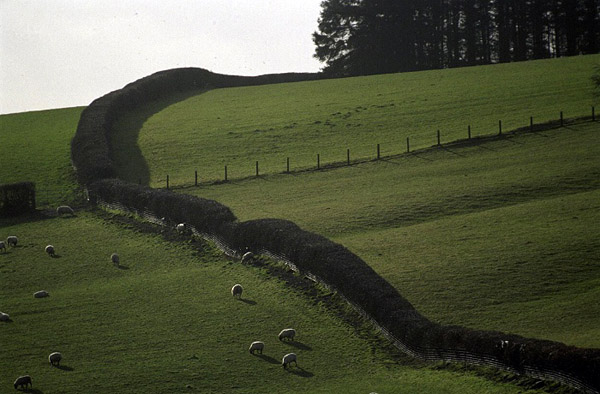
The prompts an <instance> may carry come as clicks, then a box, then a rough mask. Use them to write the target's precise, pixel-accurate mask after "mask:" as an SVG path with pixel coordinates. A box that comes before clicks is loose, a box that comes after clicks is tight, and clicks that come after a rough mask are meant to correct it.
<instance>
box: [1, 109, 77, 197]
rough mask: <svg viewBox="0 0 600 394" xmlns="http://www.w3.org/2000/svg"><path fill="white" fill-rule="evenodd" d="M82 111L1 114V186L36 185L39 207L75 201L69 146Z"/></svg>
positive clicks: (61, 110)
mask: <svg viewBox="0 0 600 394" xmlns="http://www.w3.org/2000/svg"><path fill="white" fill-rule="evenodd" d="M82 110H83V108H82V107H75V108H64V109H56V110H48V111H34V112H23V113H16V114H8V115H0V141H2V153H1V154H0V168H1V169H2V174H0V183H14V182H23V181H32V182H35V183H36V189H37V196H36V197H37V203H38V205H39V206H43V205H54V206H55V205H58V204H61V203H69V202H70V201H72V200H74V199H76V198H77V196H78V195H77V193H76V192H75V190H76V188H77V182H76V180H75V177H74V175H73V168H72V166H71V145H70V143H71V138H72V137H73V134H74V133H75V130H76V129H77V122H79V116H80V115H81V111H82Z"/></svg>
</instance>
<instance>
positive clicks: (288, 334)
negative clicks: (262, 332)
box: [279, 328, 296, 341]
mask: <svg viewBox="0 0 600 394" xmlns="http://www.w3.org/2000/svg"><path fill="white" fill-rule="evenodd" d="M295 336H296V330H294V329H293V328H285V329H283V330H281V332H280V333H279V340H280V341H283V340H284V339H286V338H287V339H289V340H290V341H293V340H294V337H295Z"/></svg>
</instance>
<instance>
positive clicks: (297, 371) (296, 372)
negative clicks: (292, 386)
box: [286, 367, 315, 378]
mask: <svg viewBox="0 0 600 394" xmlns="http://www.w3.org/2000/svg"><path fill="white" fill-rule="evenodd" d="M286 371H288V372H289V373H293V374H294V375H298V376H301V377H303V378H312V377H313V376H315V374H314V373H312V372H310V371H307V370H306V369H304V368H302V367H297V368H291V367H289V368H287V369H286Z"/></svg>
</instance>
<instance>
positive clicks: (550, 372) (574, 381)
mask: <svg viewBox="0 0 600 394" xmlns="http://www.w3.org/2000/svg"><path fill="white" fill-rule="evenodd" d="M96 203H97V204H98V205H99V206H100V207H103V208H105V209H112V210H118V211H123V212H126V213H133V214H135V215H138V216H140V217H142V218H143V219H144V220H147V221H149V222H151V223H154V224H157V225H160V226H168V225H169V223H168V221H167V220H166V219H165V218H164V217H163V218H158V217H157V216H156V215H154V214H153V213H152V212H151V211H150V210H143V211H140V210H138V209H135V208H129V207H128V206H126V205H124V204H121V203H119V202H116V203H115V202H106V201H104V200H102V199H97V201H96ZM186 225H187V226H188V228H189V229H190V230H191V232H192V234H193V235H194V236H197V237H201V238H203V239H204V240H207V241H209V242H212V243H213V244H214V245H215V246H216V247H217V248H218V249H219V250H221V251H222V252H223V253H224V254H225V255H227V256H229V257H232V258H238V259H239V258H241V256H242V254H243V253H244V252H245V250H244V251H241V250H237V249H236V248H235V247H233V246H232V245H231V244H230V243H229V242H228V241H227V240H226V239H224V238H223V237H220V236H219V235H217V234H211V233H206V232H200V231H198V230H196V228H195V227H194V226H193V225H190V224H189V223H188V224H186ZM257 252H258V253H260V254H263V255H265V256H267V257H269V258H271V259H273V260H275V261H279V262H281V263H283V264H285V265H286V266H287V267H289V268H290V269H292V270H293V271H294V272H297V273H301V274H303V275H306V276H307V277H308V278H309V279H311V280H312V281H313V282H315V283H319V284H320V285H322V286H323V287H325V288H326V289H328V291H331V292H335V293H336V294H337V295H338V296H340V297H341V298H342V299H343V300H344V301H345V302H346V303H348V304H349V305H350V306H351V307H352V308H353V309H354V310H355V311H356V312H357V313H358V314H359V315H360V316H361V317H362V318H364V319H365V320H367V321H368V322H370V323H371V324H372V325H373V327H374V328H375V329H376V330H377V331H379V332H380V333H381V334H382V335H383V336H384V337H385V338H386V339H388V340H389V341H390V342H391V343H392V344H393V345H394V346H395V347H396V348H397V349H398V350H400V351H402V352H403V353H406V354H408V355H410V356H411V357H414V358H417V359H420V360H424V361H430V362H439V361H442V362H459V363H466V364H474V365H481V366H491V367H494V368H497V369H500V370H504V371H507V372H510V373H514V374H518V375H520V374H524V375H527V376H529V377H533V378H538V379H543V380H552V381H557V382H560V383H563V384H566V385H568V386H571V387H574V388H576V389H578V390H581V391H583V392H589V393H598V392H599V391H598V390H597V388H595V387H592V386H590V385H588V384H586V383H585V382H583V381H582V380H580V379H578V378H577V377H575V376H573V375H571V374H568V373H565V372H563V371H560V370H558V369H554V368H552V369H550V368H544V367H538V366H535V365H522V366H521V369H520V370H518V369H515V368H513V367H511V366H510V365H507V364H506V363H504V362H502V360H501V359H499V358H498V357H496V356H493V355H491V354H483V353H475V352H471V351H468V350H465V349H458V348H453V349H444V348H436V347H428V348H426V347H421V346H413V345H411V344H410V343H408V342H405V341H402V339H400V338H398V337H396V336H395V335H394V334H393V333H392V332H390V331H389V330H388V329H387V328H386V327H384V326H382V325H381V324H380V323H379V322H378V321H377V320H376V319H375V318H373V317H372V316H371V315H369V313H367V312H366V311H365V310H364V309H363V308H362V307H361V306H360V305H358V304H356V303H355V302H352V301H351V300H349V299H348V298H347V297H346V296H345V295H344V294H343V293H342V292H340V291H338V290H337V289H336V288H335V287H334V286H332V285H330V284H328V283H327V282H325V281H324V280H323V279H321V278H320V277H318V276H317V275H315V274H313V273H311V272H309V271H303V270H301V269H300V268H299V267H298V265H297V264H295V263H294V262H293V260H292V259H291V258H289V257H288V256H286V255H284V254H281V253H277V252H273V251H270V250H269V249H266V248H262V249H259V250H257ZM405 312H407V313H406V317H407V319H405V320H410V319H414V320H417V318H418V317H420V316H416V315H418V312H417V311H415V310H409V311H405Z"/></svg>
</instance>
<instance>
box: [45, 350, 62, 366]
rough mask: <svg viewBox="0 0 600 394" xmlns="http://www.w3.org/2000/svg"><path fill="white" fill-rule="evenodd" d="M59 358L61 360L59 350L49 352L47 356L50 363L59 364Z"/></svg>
mask: <svg viewBox="0 0 600 394" xmlns="http://www.w3.org/2000/svg"><path fill="white" fill-rule="evenodd" d="M60 360H62V354H60V352H54V353H50V355H49V356H48V361H50V365H55V364H56V365H60Z"/></svg>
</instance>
